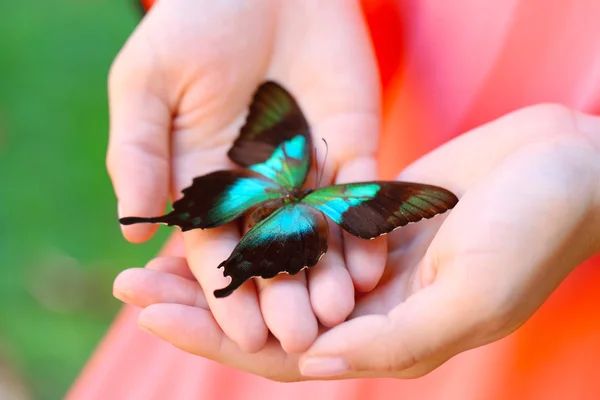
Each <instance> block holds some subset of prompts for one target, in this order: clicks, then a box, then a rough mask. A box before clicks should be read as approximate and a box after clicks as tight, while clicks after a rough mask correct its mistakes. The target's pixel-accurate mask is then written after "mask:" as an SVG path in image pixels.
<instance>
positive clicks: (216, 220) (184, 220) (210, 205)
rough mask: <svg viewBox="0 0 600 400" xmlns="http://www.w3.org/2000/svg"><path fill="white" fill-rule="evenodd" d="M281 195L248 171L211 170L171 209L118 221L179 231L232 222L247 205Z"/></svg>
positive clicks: (275, 187) (269, 182)
mask: <svg viewBox="0 0 600 400" xmlns="http://www.w3.org/2000/svg"><path fill="white" fill-rule="evenodd" d="M281 196H282V188H281V186H279V185H278V184H277V183H276V182H274V181H272V180H270V179H265V178H264V177H263V176H261V175H259V174H257V173H255V172H252V171H249V170H231V171H229V170H228V171H215V172H213V173H210V174H207V175H203V176H200V177H197V178H195V179H194V181H193V183H192V185H191V186H190V187H188V188H186V189H184V190H183V197H182V198H181V199H179V200H177V201H176V202H175V203H173V211H171V212H170V213H168V214H166V215H163V216H160V217H152V218H141V217H125V218H121V219H120V222H121V224H123V225H131V224H135V223H141V222H150V223H165V224H167V225H176V226H179V227H180V228H181V229H182V230H183V231H187V230H190V229H196V228H202V229H206V228H214V227H216V226H219V225H223V224H226V223H228V222H231V221H233V220H234V219H236V218H238V217H239V216H240V215H242V214H243V213H244V212H245V211H246V210H248V209H249V208H251V207H253V206H255V205H257V204H260V203H262V202H265V201H267V200H270V199H275V198H279V197H281Z"/></svg>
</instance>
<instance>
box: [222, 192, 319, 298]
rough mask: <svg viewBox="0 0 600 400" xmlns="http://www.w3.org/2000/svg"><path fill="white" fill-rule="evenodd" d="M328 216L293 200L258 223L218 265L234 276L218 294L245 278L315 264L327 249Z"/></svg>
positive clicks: (273, 273)
mask: <svg viewBox="0 0 600 400" xmlns="http://www.w3.org/2000/svg"><path fill="white" fill-rule="evenodd" d="M327 236H328V226H327V220H326V219H325V216H324V215H323V214H322V213H321V212H320V211H318V210H316V209H314V208H311V207H309V206H307V205H305V204H302V203H291V204H288V205H286V206H284V207H282V208H280V209H279V210H277V211H275V212H274V213H273V214H271V215H270V216H269V217H267V218H266V219H264V220H262V221H261V222H259V223H258V224H256V225H255V226H254V227H253V228H252V229H251V230H250V231H248V233H247V234H246V235H244V237H243V238H242V240H241V241H240V243H239V244H238V245H237V246H236V247H235V249H234V250H233V252H232V253H231V256H229V258H228V259H227V260H225V261H223V262H222V263H221V265H219V267H223V268H224V272H223V274H224V275H225V276H230V277H231V282H230V283H229V285H228V286H227V287H225V288H223V289H220V290H217V291H215V293H214V294H215V297H225V296H228V295H230V294H231V293H232V292H233V291H234V290H235V289H237V288H238V287H239V286H240V285H241V284H242V283H244V282H245V281H246V280H248V279H250V278H252V277H254V276H259V277H261V278H272V277H274V276H276V275H277V274H279V273H281V272H287V273H289V274H291V275H294V274H297V273H298V272H300V271H301V270H302V269H303V268H305V267H312V266H314V265H315V264H316V263H317V261H319V259H320V258H321V256H322V255H323V254H324V253H325V252H326V251H327Z"/></svg>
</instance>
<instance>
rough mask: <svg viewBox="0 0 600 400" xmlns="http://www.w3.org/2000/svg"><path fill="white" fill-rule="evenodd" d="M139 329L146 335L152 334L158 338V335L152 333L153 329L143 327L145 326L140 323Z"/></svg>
mask: <svg viewBox="0 0 600 400" xmlns="http://www.w3.org/2000/svg"><path fill="white" fill-rule="evenodd" d="M138 327H139V328H140V329H141V330H143V331H144V332H146V333H149V334H151V335H152V336H156V335H155V334H154V332H152V329H150V328H148V327H147V326H146V325H143V324H139V323H138Z"/></svg>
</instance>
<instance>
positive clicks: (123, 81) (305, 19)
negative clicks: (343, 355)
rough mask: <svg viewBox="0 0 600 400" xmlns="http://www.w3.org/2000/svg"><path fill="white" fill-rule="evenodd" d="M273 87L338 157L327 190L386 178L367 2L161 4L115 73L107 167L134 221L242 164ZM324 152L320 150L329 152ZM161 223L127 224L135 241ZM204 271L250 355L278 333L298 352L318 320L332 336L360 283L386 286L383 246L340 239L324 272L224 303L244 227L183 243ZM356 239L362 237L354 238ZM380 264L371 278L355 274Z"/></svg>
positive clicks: (273, 283) (250, 287)
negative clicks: (292, 101)
mask: <svg viewBox="0 0 600 400" xmlns="http://www.w3.org/2000/svg"><path fill="white" fill-rule="evenodd" d="M267 79H273V80H275V81H278V82H279V83H281V84H282V85H283V86H284V87H286V88H287V89H289V90H290V91H291V93H293V94H294V96H295V97H296V99H297V100H298V102H299V104H300V105H301V107H302V108H303V110H304V111H305V113H306V116H307V119H308V121H309V123H310V124H311V126H312V128H313V135H314V138H315V143H317V145H319V144H320V141H319V140H318V138H321V137H324V138H326V139H327V141H328V143H329V158H328V161H327V165H326V172H327V173H326V176H325V179H324V180H323V183H324V184H328V183H329V182H331V181H332V179H334V176H336V175H337V178H336V179H337V180H338V181H340V179H346V180H354V181H355V180H368V179H372V178H374V177H375V174H376V168H375V161H374V158H373V155H374V153H375V150H376V148H377V135H378V128H379V122H380V121H379V114H380V111H379V87H378V80H377V72H376V66H375V59H374V56H373V54H372V51H371V46H370V42H369V38H368V35H367V31H366V28H365V26H364V23H363V21H362V14H361V10H360V5H359V3H358V2H356V1H347V0H334V1H327V2H322V1H316V0H293V1H292V0H290V1H275V0H272V1H270V0H264V1H253V2H248V1H243V0H232V1H225V2H223V1H217V2H214V1H209V2H198V1H191V0H169V1H160V2H157V3H156V5H155V6H154V7H153V8H152V10H151V11H150V12H149V13H148V15H147V16H146V17H145V18H144V20H143V21H142V22H141V23H140V25H139V27H138V29H137V30H136V31H135V32H134V33H133V35H132V36H131V38H130V39H129V41H128V42H127V44H126V45H125V46H124V48H123V50H122V51H121V53H120V54H119V56H118V57H117V59H116V61H115V63H114V65H113V68H112V70H111V74H110V82H109V89H110V90H109V92H110V113H111V133H110V145H109V151H108V157H107V164H108V169H109V172H110V175H111V178H112V181H113V184H114V187H115V191H116V193H117V197H118V201H119V214H120V216H121V217H123V216H132V215H135V216H155V215H160V214H162V213H163V211H164V207H165V204H166V202H167V199H168V197H169V195H170V196H171V198H178V197H179V196H180V192H181V190H182V189H183V188H185V187H187V186H189V185H190V184H191V182H192V179H193V178H194V177H196V176H199V175H203V174H206V173H208V172H211V171H214V170H218V169H229V168H232V167H233V166H232V164H231V162H230V161H229V160H228V159H227V157H226V152H227V150H228V149H229V147H230V146H231V145H232V143H233V141H234V139H235V137H236V136H237V134H238V130H239V128H240V127H241V125H242V123H243V121H244V118H245V116H246V114H247V107H248V105H249V102H250V99H251V96H252V94H253V92H254V91H255V90H256V88H257V87H258V86H259V85H260V84H261V83H262V82H263V81H265V80H267ZM323 155H324V152H323V151H320V152H319V156H321V159H322V156H323ZM154 230H155V227H154V226H151V225H135V226H127V227H124V229H123V232H124V235H125V237H126V238H127V239H129V240H130V241H132V242H142V241H144V240H147V239H148V238H149V237H150V236H151V235H152V233H153V232H154ZM184 238H185V247H186V253H187V254H186V256H187V261H188V263H189V267H190V269H191V271H192V272H193V275H194V276H195V278H196V279H197V281H198V282H199V283H200V286H201V287H202V288H203V290H204V292H205V293H211V294H210V295H209V296H207V299H206V301H207V303H208V304H209V305H210V309H211V310H212V315H213V316H214V318H215V319H216V321H217V322H218V326H219V327H220V329H222V330H223V332H224V333H225V334H226V335H227V336H228V337H229V338H231V339H232V340H233V341H234V342H235V343H236V344H237V346H239V348H241V349H243V350H244V351H247V352H253V351H257V350H259V349H261V348H262V347H263V346H264V344H265V341H266V340H267V335H268V332H269V330H270V331H271V332H272V333H273V334H274V335H275V336H276V337H277V338H278V339H279V340H280V342H281V344H282V346H283V347H284V348H285V350H286V351H288V352H292V353H293V352H302V351H304V350H306V349H307V348H308V346H310V345H311V344H312V343H313V342H314V340H315V338H316V336H317V331H318V323H319V322H320V323H321V324H323V325H325V326H335V325H336V324H338V323H340V322H342V321H344V320H345V319H346V317H347V316H348V315H349V313H350V312H351V311H352V309H353V308H354V287H356V288H358V289H359V290H369V289H371V288H372V287H374V286H375V285H376V283H377V281H378V279H379V278H380V276H381V274H382V272H383V268H384V263H385V252H386V248H385V245H386V242H385V240H375V241H371V242H363V241H360V240H353V241H352V242H351V243H352V254H351V255H350V256H349V254H346V255H344V252H343V248H342V241H341V235H340V233H339V231H335V232H333V234H332V235H331V240H330V247H329V248H330V250H329V252H328V253H327V255H326V256H325V257H323V259H322V262H321V263H320V266H319V268H317V269H314V270H310V271H308V272H306V273H304V272H303V273H300V274H298V275H296V276H279V277H277V278H275V279H272V280H261V279H256V280H253V281H252V282H248V283H246V284H245V285H243V286H242V287H241V288H240V289H238V290H236V292H235V293H233V294H232V295H231V296H229V297H228V298H226V299H219V300H216V299H215V298H214V297H213V296H212V292H213V291H214V290H215V289H219V288H222V287H224V286H225V285H226V284H227V282H228V279H229V278H224V277H223V271H222V270H219V269H217V268H216V267H217V265H219V263H220V262H221V261H223V260H225V259H227V258H228V256H229V255H230V253H231V251H232V250H233V248H234V247H235V245H236V244H237V243H238V241H239V239H240V236H239V233H238V231H237V229H236V228H234V227H233V226H225V227H221V228H217V229H211V230H207V231H200V230H194V231H190V232H187V233H186V234H185V235H184ZM350 240H352V239H350ZM367 256H368V257H370V258H369V260H370V263H371V264H372V265H371V266H370V268H369V270H368V271H366V272H365V271H364V269H363V268H362V267H361V268H357V266H362V264H363V262H364V261H365V260H366V259H367Z"/></svg>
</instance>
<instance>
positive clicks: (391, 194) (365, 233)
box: [302, 182, 458, 239]
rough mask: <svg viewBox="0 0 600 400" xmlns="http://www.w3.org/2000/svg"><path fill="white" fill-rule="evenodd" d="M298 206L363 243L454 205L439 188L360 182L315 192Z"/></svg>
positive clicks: (444, 191)
mask: <svg viewBox="0 0 600 400" xmlns="http://www.w3.org/2000/svg"><path fill="white" fill-rule="evenodd" d="M302 202H304V203H306V204H309V205H311V206H313V207H315V208H316V209H318V210H320V211H322V212H323V213H325V215H327V216H328V217H329V218H331V219H332V220H333V221H334V222H335V223H337V224H338V225H340V226H341V227H342V228H343V229H344V230H346V231H347V232H349V233H351V234H353V235H354V236H357V237H360V238H363V239H372V238H374V237H377V236H380V235H383V234H385V233H389V232H391V231H393V230H394V229H396V228H399V227H401V226H404V225H406V224H408V223H410V222H416V221H419V220H421V219H423V218H431V217H433V216H435V215H437V214H441V213H444V212H446V211H447V210H449V209H451V208H452V207H454V206H455V205H456V203H457V202H458V199H457V198H456V196H455V195H454V194H453V193H452V192H450V191H448V190H446V189H443V188H440V187H437V186H431V185H424V184H419V183H410V182H364V183H349V184H342V185H334V186H328V187H324V188H321V189H318V190H316V191H314V192H312V193H310V194H309V195H307V196H306V197H305V198H303V199H302Z"/></svg>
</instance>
